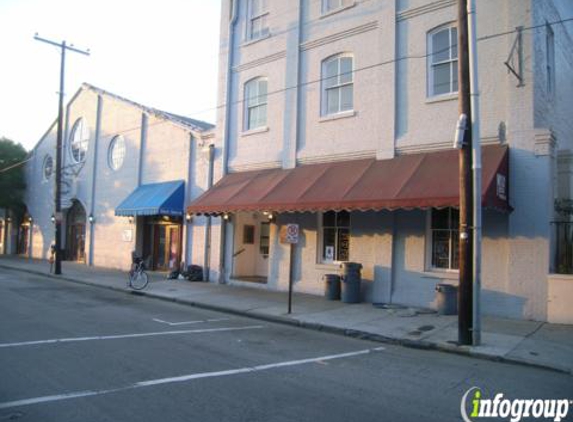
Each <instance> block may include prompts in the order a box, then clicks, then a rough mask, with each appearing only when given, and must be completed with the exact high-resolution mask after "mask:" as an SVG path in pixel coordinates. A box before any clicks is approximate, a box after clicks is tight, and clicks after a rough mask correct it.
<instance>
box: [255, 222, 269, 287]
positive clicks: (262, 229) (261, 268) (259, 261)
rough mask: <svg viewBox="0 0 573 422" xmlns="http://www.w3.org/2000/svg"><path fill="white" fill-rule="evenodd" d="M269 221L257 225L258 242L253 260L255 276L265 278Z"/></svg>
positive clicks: (267, 265)
mask: <svg viewBox="0 0 573 422" xmlns="http://www.w3.org/2000/svg"><path fill="white" fill-rule="evenodd" d="M270 227H271V225H270V223H269V222H267V221H265V222H261V223H260V225H259V231H258V232H259V239H258V240H259V242H258V245H257V254H256V258H255V259H256V262H255V272H256V276H257V277H264V278H267V277H268V275H269V245H270V242H269V240H270Z"/></svg>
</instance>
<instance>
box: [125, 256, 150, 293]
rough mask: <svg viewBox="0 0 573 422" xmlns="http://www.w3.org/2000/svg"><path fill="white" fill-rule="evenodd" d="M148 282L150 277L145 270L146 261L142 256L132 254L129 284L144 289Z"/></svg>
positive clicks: (135, 288) (136, 288)
mask: <svg viewBox="0 0 573 422" xmlns="http://www.w3.org/2000/svg"><path fill="white" fill-rule="evenodd" d="M148 283H149V278H148V277H147V273H146V272H145V261H144V260H143V259H142V258H141V257H138V256H133V255H132V264H131V270H129V283H128V286H129V287H131V288H132V289H134V290H143V289H145V288H146V287H147V284H148Z"/></svg>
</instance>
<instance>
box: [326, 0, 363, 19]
mask: <svg viewBox="0 0 573 422" xmlns="http://www.w3.org/2000/svg"><path fill="white" fill-rule="evenodd" d="M354 6H356V2H355V1H353V2H352V3H350V4H348V5H346V6H341V7H339V8H337V9H334V10H329V11H328V12H323V13H322V14H321V15H320V19H324V18H328V17H329V16H332V15H336V14H337V13H340V12H344V11H345V10H348V9H352V8H353V7H354Z"/></svg>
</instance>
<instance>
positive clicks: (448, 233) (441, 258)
mask: <svg viewBox="0 0 573 422" xmlns="http://www.w3.org/2000/svg"><path fill="white" fill-rule="evenodd" d="M459 224H460V212H459V210H457V209H455V208H443V209H440V210H438V209H435V208H434V209H432V210H431V216H430V266H431V268H432V269H439V270H457V269H459V262H460V261H459Z"/></svg>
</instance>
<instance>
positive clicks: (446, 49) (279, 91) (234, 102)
mask: <svg viewBox="0 0 573 422" xmlns="http://www.w3.org/2000/svg"><path fill="white" fill-rule="evenodd" d="M367 1H372V0H362V1H361V3H362V2H367ZM570 21H573V17H570V18H565V19H561V20H557V21H554V22H548V23H544V24H540V25H533V26H529V27H523V28H521V30H522V31H529V30H534V29H539V28H544V27H545V26H546V25H550V26H553V25H558V24H561V23H566V22H570ZM517 32H518V29H512V30H509V31H504V32H499V33H495V34H489V35H485V36H483V37H480V38H478V39H477V40H478V41H480V42H481V41H487V40H490V39H494V38H498V37H502V36H507V35H511V34H515V33H517ZM456 46H457V43H453V44H452V45H451V46H450V47H448V48H444V49H442V50H439V51H434V52H432V53H431V54H429V53H425V54H417V55H408V56H402V57H398V58H395V59H391V60H386V61H383V62H379V63H374V64H372V65H368V66H364V67H361V68H356V69H354V70H352V71H350V72H345V73H342V74H341V75H344V74H350V73H358V72H362V71H365V70H370V69H374V68H377V67H382V66H386V65H390V64H393V63H398V62H401V61H405V60H416V59H426V58H428V57H429V56H430V55H435V54H439V53H441V52H445V51H449V50H450V49H451V48H452V47H456ZM326 79H328V78H323V77H321V78H318V79H314V80H311V81H306V82H301V83H299V84H296V85H292V86H288V87H285V88H281V89H277V90H274V91H270V92H267V96H270V95H276V94H280V93H282V92H286V91H289V90H292V89H297V88H301V87H304V86H308V85H313V84H316V83H320V82H322V81H324V80H326ZM246 100H247V99H246V98H243V99H240V100H236V101H233V102H231V103H230V105H238V104H242V103H244V102H245V101H246ZM226 106H227V103H222V104H219V105H216V106H214V107H211V108H208V109H204V110H200V111H196V112H192V113H190V114H189V115H188V116H189V117H192V116H197V115H200V114H204V113H206V112H209V111H216V110H219V109H221V108H224V107H226ZM169 122H170V120H168V119H166V120H162V121H158V122H156V123H151V124H149V125H148V127H152V126H157V125H161V124H166V123H169ZM140 128H141V127H140V126H135V127H132V128H128V129H123V130H121V131H118V132H117V133H115V132H114V136H115V135H119V134H126V133H128V132H132V131H135V130H140Z"/></svg>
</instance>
